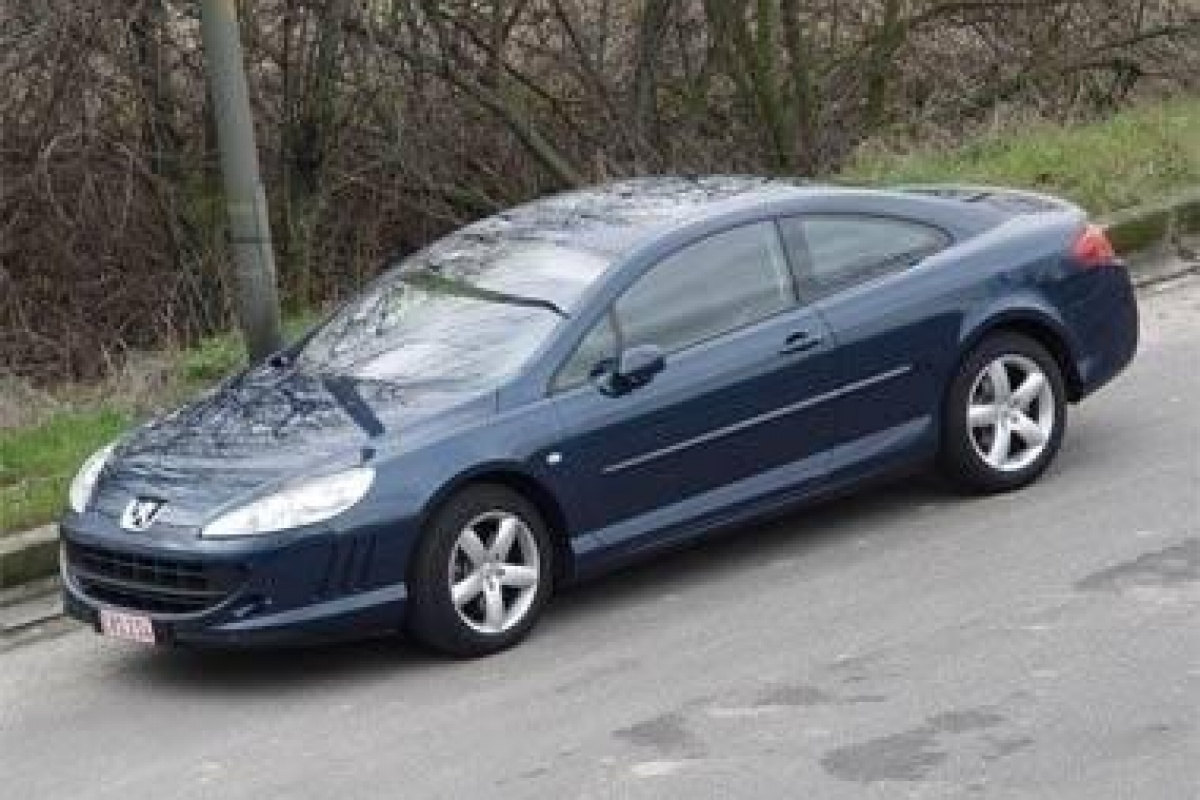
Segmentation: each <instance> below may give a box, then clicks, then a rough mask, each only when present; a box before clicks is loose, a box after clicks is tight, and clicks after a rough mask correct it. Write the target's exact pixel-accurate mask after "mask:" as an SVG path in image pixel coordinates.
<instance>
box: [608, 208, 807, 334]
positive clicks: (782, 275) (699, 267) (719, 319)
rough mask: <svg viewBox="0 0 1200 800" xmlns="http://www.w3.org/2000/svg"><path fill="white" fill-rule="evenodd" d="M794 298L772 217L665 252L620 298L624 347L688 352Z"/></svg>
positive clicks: (618, 308) (770, 313)
mask: <svg viewBox="0 0 1200 800" xmlns="http://www.w3.org/2000/svg"><path fill="white" fill-rule="evenodd" d="M795 303H796V296H795V291H794V288H793V283H792V276H791V273H790V271H789V269H788V264H787V260H786V258H785V257H784V254H783V249H782V246H781V245H780V242H779V236H778V233H777V231H776V228H775V224H774V223H773V222H759V223H755V224H753V225H744V226H742V227H740V228H734V229H732V230H728V231H725V232H723V233H718V234H715V235H713V236H710V237H708V238H706V239H703V240H702V241H700V242H697V243H695V244H692V245H690V246H688V247H686V248H684V249H683V250H680V251H679V252H677V253H675V254H674V255H671V256H668V257H667V258H666V259H664V260H663V261H661V262H660V263H659V264H658V265H657V266H655V267H653V268H651V270H650V271H649V272H647V273H646V274H645V275H644V276H642V278H641V279H640V280H639V281H638V282H637V283H635V284H634V285H633V286H632V287H630V289H629V290H628V291H626V293H625V294H624V295H623V296H622V297H621V299H620V300H618V301H617V304H616V315H617V323H618V325H620V327H621V341H622V345H623V346H624V347H625V348H626V349H628V348H631V347H637V346H638V345H643V344H653V345H657V346H659V347H661V348H662V349H663V350H664V351H666V352H668V353H674V352H678V351H680V350H685V349H687V348H689V347H691V346H693V345H696V344H700V343H701V342H705V341H707V340H709V339H713V338H715V337H717V336H721V335H722V334H726V333H730V332H732V331H735V330H738V329H739V328H744V327H746V326H748V325H752V324H754V323H756V322H759V321H761V320H764V319H766V318H768V317H771V316H774V315H775V314H778V313H780V312H781V311H785V310H787V309H789V308H791V307H792V306H794V305H795Z"/></svg>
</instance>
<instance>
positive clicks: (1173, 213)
mask: <svg viewBox="0 0 1200 800" xmlns="http://www.w3.org/2000/svg"><path fill="white" fill-rule="evenodd" d="M1103 224H1104V225H1105V227H1106V228H1107V229H1108V235H1109V238H1110V239H1112V243H1113V246H1114V247H1116V249H1117V252H1118V253H1122V254H1137V253H1142V252H1145V251H1153V250H1157V249H1159V248H1163V247H1164V246H1166V247H1170V246H1171V245H1173V244H1178V240H1179V239H1180V238H1181V237H1182V236H1184V235H1185V234H1195V233H1200V187H1198V188H1196V189H1193V190H1191V191H1188V192H1184V193H1182V194H1178V195H1176V196H1175V197H1172V198H1169V199H1167V200H1164V201H1162V202H1160V203H1152V204H1149V205H1144V206H1139V207H1137V208H1130V209H1126V210H1124V211H1118V212H1116V213H1115V214H1112V215H1110V216H1108V217H1107V218H1105V219H1104V220H1103Z"/></svg>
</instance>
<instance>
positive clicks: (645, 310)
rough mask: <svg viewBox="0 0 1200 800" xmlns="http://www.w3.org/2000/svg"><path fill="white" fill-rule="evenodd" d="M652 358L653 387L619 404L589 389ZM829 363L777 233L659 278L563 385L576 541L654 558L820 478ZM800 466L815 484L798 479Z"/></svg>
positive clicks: (586, 351) (727, 240)
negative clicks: (692, 528) (741, 507)
mask: <svg viewBox="0 0 1200 800" xmlns="http://www.w3.org/2000/svg"><path fill="white" fill-rule="evenodd" d="M648 345H649V346H653V347H656V348H659V349H661V351H662V352H664V353H665V354H666V359H665V367H664V369H663V370H662V372H661V373H659V374H658V375H657V376H655V377H654V379H653V380H651V381H650V382H649V383H647V384H645V385H643V386H640V387H638V388H635V389H631V390H629V391H626V392H622V393H618V394H614V393H611V392H608V393H606V392H605V391H603V390H602V389H601V388H599V387H598V386H597V385H596V383H595V382H593V381H589V380H588V374H589V372H591V371H592V368H593V367H594V366H595V365H596V364H597V363H598V362H602V361H603V360H604V359H605V357H609V358H610V360H611V358H612V357H613V356H615V354H616V353H617V352H628V351H629V350H631V349H633V348H638V347H644V346H648ZM832 350H833V343H832V340H831V338H830V335H829V332H828V330H827V329H826V327H825V325H824V323H823V322H822V321H821V319H820V317H819V316H818V315H817V314H816V313H814V312H812V311H809V310H807V309H804V308H802V307H800V306H799V304H798V302H797V296H796V291H795V284H794V280H793V278H792V274H791V271H790V270H789V268H788V264H787V260H786V258H785V257H784V254H783V251H782V248H781V245H780V241H779V237H778V233H777V229H776V227H775V225H774V223H773V222H762V223H755V224H752V225H746V226H743V227H739V228H735V229H732V230H729V231H726V232H724V233H720V234H716V235H714V236H711V237H708V238H706V239H703V240H701V241H699V242H697V243H694V244H692V245H691V246H689V247H687V248H684V249H683V250H681V251H679V252H677V253H676V254H674V255H672V256H669V257H668V258H666V259H664V260H663V261H661V262H659V264H657V265H656V266H654V267H651V268H650V269H649V270H648V271H647V272H646V273H645V274H644V275H643V276H642V278H641V279H640V280H638V281H637V282H636V283H634V284H633V285H632V286H631V287H630V289H629V290H628V291H626V292H625V294H623V295H622V297H621V298H620V299H619V300H618V301H617V302H616V304H615V305H614V306H613V308H612V309H611V313H610V314H609V315H607V316H606V317H605V318H604V319H602V321H601V322H600V323H599V324H598V325H597V326H596V328H595V329H594V330H593V331H592V333H591V334H590V335H589V336H588V337H587V338H585V340H584V341H583V343H582V344H581V346H580V347H579V349H578V350H577V353H576V355H575V356H574V357H573V358H572V359H571V360H569V361H568V362H567V365H566V367H565V368H564V370H563V372H562V373H560V378H559V381H558V386H559V394H558V396H557V398H556V400H555V403H554V407H555V410H556V413H557V415H558V417H559V422H560V425H561V429H562V431H563V440H562V443H561V448H560V450H561V453H562V457H563V462H562V467H561V470H560V474H562V475H563V477H564V478H566V480H567V482H569V483H570V484H572V485H573V486H575V487H580V486H582V487H584V488H583V494H582V495H577V496H576V499H577V502H576V503H575V505H576V507H577V509H578V512H579V513H578V514H577V515H576V519H577V520H578V521H579V522H580V523H582V524H581V525H580V526H579V527H580V528H581V530H580V531H579V532H580V533H596V534H599V537H600V539H601V540H602V541H603V543H604V544H605V545H617V544H640V540H641V539H646V540H647V541H646V543H647V544H649V543H650V542H651V541H652V540H653V539H654V538H655V537H656V536H658V535H660V534H661V533H662V532H663V531H664V530H665V529H667V528H670V527H671V526H673V525H678V524H681V523H684V522H687V521H689V520H693V519H695V518H697V517H701V516H704V515H705V514H707V513H712V512H714V511H715V510H717V509H718V508H725V507H728V506H729V505H731V504H736V503H737V502H740V501H747V500H749V499H750V498H751V497H752V496H754V495H755V493H760V494H761V493H763V492H766V491H771V490H773V489H778V488H779V487H778V484H779V483H780V481H792V482H795V481H796V480H797V477H796V476H797V475H798V474H801V473H804V474H808V475H810V476H811V477H812V478H813V479H815V478H816V477H818V476H819V457H818V455H817V454H819V453H820V452H821V451H822V449H823V447H824V446H825V442H826V438H825V437H826V434H827V432H828V431H829V430H831V425H830V420H829V419H827V418H826V415H827V414H828V410H827V407H826V405H827V404H825V403H822V402H820V400H821V398H822V397H823V396H825V395H827V394H829V393H830V392H832V391H833V389H834V388H835V387H834V385H833V382H834V380H835V379H836V376H835V370H834V364H833V359H832V355H831V353H832ZM806 459H810V460H809V461H808V462H805V460H806ZM802 463H806V464H807V466H808V467H809V468H810V469H809V470H808V471H807V472H805V471H804V470H803V469H801V470H800V472H797V471H796V470H797V467H796V465H797V464H802ZM773 470H774V471H776V473H775V474H771V473H772V471H773ZM784 473H787V475H786V476H785V475H784Z"/></svg>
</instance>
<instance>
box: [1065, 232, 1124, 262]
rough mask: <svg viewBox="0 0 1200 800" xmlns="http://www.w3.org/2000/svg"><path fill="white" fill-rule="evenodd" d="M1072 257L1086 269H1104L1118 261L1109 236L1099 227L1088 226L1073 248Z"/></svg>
mask: <svg viewBox="0 0 1200 800" xmlns="http://www.w3.org/2000/svg"><path fill="white" fill-rule="evenodd" d="M1071 255H1072V256H1073V257H1074V258H1075V260H1076V261H1077V262H1079V264H1080V265H1082V266H1085V267H1103V266H1105V265H1107V264H1112V263H1113V262H1114V261H1116V260H1117V251H1116V250H1115V249H1113V246H1112V242H1111V241H1109V239H1108V234H1107V233H1105V231H1104V228H1102V227H1101V226H1099V225H1088V226H1087V227H1086V228H1084V229H1083V233H1081V234H1079V238H1078V239H1076V240H1075V244H1074V246H1073V247H1072V248H1071Z"/></svg>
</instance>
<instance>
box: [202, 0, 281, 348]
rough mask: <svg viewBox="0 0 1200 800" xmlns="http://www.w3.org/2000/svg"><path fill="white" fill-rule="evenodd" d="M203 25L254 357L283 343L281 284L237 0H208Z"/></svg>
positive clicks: (241, 298)
mask: <svg viewBox="0 0 1200 800" xmlns="http://www.w3.org/2000/svg"><path fill="white" fill-rule="evenodd" d="M201 22H202V27H201V32H202V36H203V39H204V55H205V63H206V64H207V69H208V78H209V85H210V87H211V93H212V101H213V108H214V110H215V112H216V121H217V140H218V145H219V149H220V151H221V174H222V177H223V179H224V184H225V200H226V203H227V205H228V214H229V244H230V249H231V252H232V255H233V262H234V267H235V270H236V291H237V303H236V307H237V313H238V320H239V322H240V324H241V328H242V334H243V336H244V337H245V340H246V349H247V350H248V351H249V354H250V360H251V361H252V362H256V361H260V360H262V359H263V358H266V357H267V356H269V355H270V354H271V353H273V352H275V351H276V350H278V349H279V347H280V345H281V343H282V336H281V333H280V322H279V288H278V285H277V283H276V276H275V257H274V253H273V251H272V248H271V225H270V217H269V216H268V214H267V196H266V191H265V190H264V188H263V183H262V178H261V176H260V174H259V165H258V151H257V149H256V147H255V143H254V120H253V119H252V117H251V115H250V94H249V90H248V89H247V86H246V72H245V64H244V60H243V55H242V42H241V33H240V31H239V29H238V15H237V3H236V0H202V2H201Z"/></svg>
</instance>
